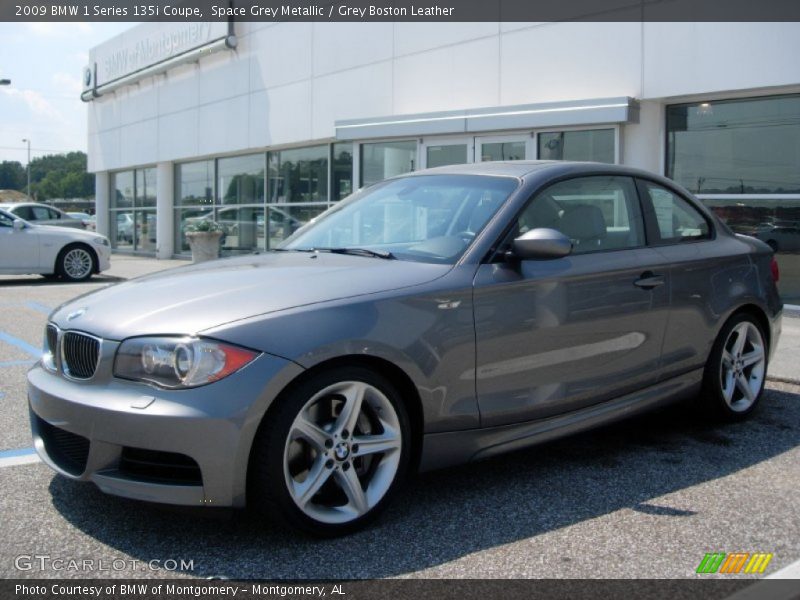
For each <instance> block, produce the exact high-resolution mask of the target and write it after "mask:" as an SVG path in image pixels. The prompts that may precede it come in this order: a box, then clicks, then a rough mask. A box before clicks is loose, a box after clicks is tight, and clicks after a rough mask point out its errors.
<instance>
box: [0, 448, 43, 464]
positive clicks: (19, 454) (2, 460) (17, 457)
mask: <svg viewBox="0 0 800 600" xmlns="http://www.w3.org/2000/svg"><path fill="white" fill-rule="evenodd" d="M41 460H42V459H40V458H39V455H38V454H36V450H34V449H33V448H17V449H16V450H4V451H3V452H0V468H3V467H15V466H17V465H30V464H33V463H38V462H40V461H41Z"/></svg>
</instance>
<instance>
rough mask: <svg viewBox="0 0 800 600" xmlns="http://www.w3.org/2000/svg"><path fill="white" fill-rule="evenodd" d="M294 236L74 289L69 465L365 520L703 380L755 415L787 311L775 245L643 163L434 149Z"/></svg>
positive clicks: (54, 420)
mask: <svg viewBox="0 0 800 600" xmlns="http://www.w3.org/2000/svg"><path fill="white" fill-rule="evenodd" d="M277 250H278V251H276V252H266V253H262V254H260V255H257V256H254V255H247V256H241V257H236V258H232V259H222V260H216V261H208V262H206V263H202V264H195V265H192V266H188V267H181V268H178V269H172V270H169V271H165V272H161V273H158V274H154V275H150V276H147V277H145V278H142V279H138V280H132V281H127V282H123V283H120V284H118V285H115V286H111V287H107V288H105V289H102V290H99V291H97V292H94V293H92V294H88V295H84V296H81V297H80V299H79V300H76V301H74V302H71V303H67V304H64V305H63V306H61V307H60V308H58V309H57V310H56V311H54V312H53V313H52V314H51V315H50V317H49V322H48V324H47V325H46V330H45V333H46V335H45V339H46V340H47V346H46V348H45V353H44V356H43V358H42V361H41V362H40V363H39V364H38V365H36V366H35V367H34V368H32V369H31V370H30V371H29V372H28V398H29V401H30V408H31V414H32V418H31V426H32V429H33V436H34V440H35V444H34V445H35V448H36V450H37V452H39V454H40V456H41V457H42V459H43V460H44V462H45V463H46V464H48V465H49V466H51V467H52V468H54V469H55V470H56V471H57V472H58V473H60V474H61V475H63V476H65V477H69V478H72V479H75V480H81V481H91V482H94V483H95V484H97V485H98V486H99V488H100V489H101V490H102V491H104V492H106V493H111V494H116V495H119V496H124V497H128V498H137V499H143V500H150V501H155V502H162V503H171V504H184V505H195V506H220V507H224V506H244V505H245V504H247V505H250V506H251V507H252V508H253V509H254V510H256V511H259V512H262V513H263V514H265V515H269V516H270V517H273V518H275V520H276V521H278V522H280V523H286V524H289V525H292V526H294V527H296V528H298V529H301V530H304V531H306V532H310V533H313V534H318V535H323V536H330V535H340V534H345V533H348V532H351V531H354V530H356V529H358V528H359V527H363V526H365V525H366V524H367V523H369V522H370V521H371V520H372V519H373V518H375V516H376V515H377V514H378V513H379V512H380V511H381V510H382V509H383V508H385V507H386V506H387V505H388V502H389V500H390V499H391V497H392V496H393V495H394V494H395V493H396V491H397V490H398V489H399V486H400V484H401V483H402V481H403V480H404V479H405V477H406V476H407V475H408V473H409V472H410V471H412V470H415V469H422V470H433V469H436V468H441V467H445V466H448V465H453V464H458V463H463V462H468V461H471V460H477V459H480V458H486V457H490V456H493V455H496V454H499V453H501V452H505V451H510V450H515V449H518V448H522V447H524V446H528V445H532V444H535V443H540V442H544V441H548V440H551V439H553V438H555V437H558V436H564V435H569V434H572V433H575V432H577V431H580V430H584V429H588V428H591V427H596V426H598V425H600V424H602V423H608V422H612V421H615V420H618V419H620V418H623V417H627V416H630V415H633V414H636V413H638V412H641V411H644V410H648V409H652V408H655V407H658V406H662V405H665V404H667V403H670V402H677V401H681V400H686V401H687V404H686V407H687V410H690V411H692V412H696V413H698V414H703V413H708V414H713V415H714V416H716V417H718V418H721V419H725V420H731V421H735V420H741V419H744V418H746V417H747V416H748V415H750V414H752V412H753V411H754V410H755V409H756V407H757V405H758V403H759V398H760V397H761V395H762V392H763V389H764V383H765V381H766V372H767V363H768V361H769V358H770V355H771V353H772V352H773V350H774V348H775V345H776V343H777V339H778V337H779V335H780V331H781V323H780V320H781V314H782V305H781V301H780V298H779V296H778V292H777V287H776V280H777V278H778V273H777V269H776V263H775V259H774V256H773V253H772V251H771V250H770V248H769V246H767V245H766V244H765V243H763V242H761V241H759V240H757V239H754V238H752V237H746V236H740V235H736V234H734V233H733V232H732V231H731V230H730V229H729V228H728V227H727V226H725V225H724V224H723V223H722V222H721V221H720V220H719V219H718V218H717V217H715V216H714V214H713V213H711V212H710V211H709V210H708V209H707V208H706V207H704V206H703V205H702V204H701V203H700V202H699V201H697V200H696V199H695V198H694V197H692V195H691V194H689V193H688V192H687V191H686V190H685V189H683V188H681V187H680V186H677V185H676V184H675V183H674V182H671V181H670V180H668V179H666V178H664V177H660V176H658V175H654V174H651V173H647V172H645V171H640V170H636V169H631V168H627V167H622V166H615V165H604V164H599V163H570V162H560V161H554V162H549V161H543V162H523V161H519V162H486V163H480V164H470V165H454V166H449V167H442V168H437V169H430V170H423V171H418V172H415V173H413V174H410V175H405V176H400V177H397V178H392V179H388V180H386V181H384V182H381V183H378V184H375V185H374V186H371V187H369V188H367V189H365V190H364V191H363V192H359V193H357V194H355V195H353V196H350V197H349V198H348V199H346V200H343V201H341V202H339V203H338V204H337V205H336V206H334V207H332V208H331V209H330V210H328V211H326V212H325V213H323V215H321V216H320V217H318V218H317V219H316V220H315V221H313V222H312V223H310V224H309V225H308V226H306V227H303V228H302V229H299V230H298V231H297V232H295V233H294V235H293V236H292V237H290V238H289V239H287V240H286V241H285V242H284V243H283V244H282V245H281V246H280V247H278V248H277ZM87 358H88V360H87ZM75 379H79V380H80V381H75ZM771 418H776V419H780V416H775V417H771ZM75 449H79V451H76V450H75ZM455 510H462V511H467V507H461V508H455Z"/></svg>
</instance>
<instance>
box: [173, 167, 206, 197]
mask: <svg viewBox="0 0 800 600" xmlns="http://www.w3.org/2000/svg"><path fill="white" fill-rule="evenodd" d="M175 188H176V190H175V191H176V193H175V205H176V206H196V205H207V204H214V161H213V160H201V161H199V162H192V163H183V164H180V165H177V166H176V167H175Z"/></svg>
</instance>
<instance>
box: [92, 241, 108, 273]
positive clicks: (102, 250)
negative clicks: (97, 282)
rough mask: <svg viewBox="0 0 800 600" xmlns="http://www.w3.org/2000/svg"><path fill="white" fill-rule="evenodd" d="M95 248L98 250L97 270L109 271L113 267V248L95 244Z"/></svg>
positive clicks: (100, 271) (99, 271)
mask: <svg viewBox="0 0 800 600" xmlns="http://www.w3.org/2000/svg"><path fill="white" fill-rule="evenodd" d="M94 249H95V251H96V252H97V272H98V273H102V272H103V271H108V270H109V269H110V268H111V248H110V247H108V246H99V245H97V244H95V246H94Z"/></svg>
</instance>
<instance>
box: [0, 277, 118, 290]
mask: <svg viewBox="0 0 800 600" xmlns="http://www.w3.org/2000/svg"><path fill="white" fill-rule="evenodd" d="M120 281H127V279H126V278H125V277H115V276H113V275H95V276H93V277H91V278H90V279H88V280H87V281H64V280H63V279H48V278H46V277H40V276H38V275H29V276H24V275H23V276H20V277H15V276H8V275H4V276H0V287H14V286H23V285H24V286H34V287H41V286H45V285H86V284H91V283H96V284H108V283H119V282H120Z"/></svg>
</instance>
